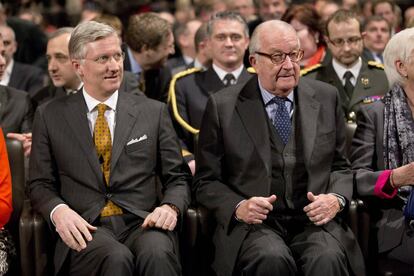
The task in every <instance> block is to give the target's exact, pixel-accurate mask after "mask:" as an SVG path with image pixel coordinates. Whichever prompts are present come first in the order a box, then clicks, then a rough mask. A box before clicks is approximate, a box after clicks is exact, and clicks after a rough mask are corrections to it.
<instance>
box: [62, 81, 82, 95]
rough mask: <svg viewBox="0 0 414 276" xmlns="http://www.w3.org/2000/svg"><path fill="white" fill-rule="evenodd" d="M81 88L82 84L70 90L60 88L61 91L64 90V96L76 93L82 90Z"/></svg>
mask: <svg viewBox="0 0 414 276" xmlns="http://www.w3.org/2000/svg"><path fill="white" fill-rule="evenodd" d="M82 86H83V82H80V83H79V85H78V87H77V88H76V89H70V88H65V87H62V88H63V90H65V92H66V94H67V95H69V94H75V93H77V92H78V91H79V90H80V89H81V88H82Z"/></svg>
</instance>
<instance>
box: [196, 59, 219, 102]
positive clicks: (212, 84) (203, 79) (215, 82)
mask: <svg viewBox="0 0 414 276" xmlns="http://www.w3.org/2000/svg"><path fill="white" fill-rule="evenodd" d="M195 81H196V83H197V84H198V86H199V87H200V89H201V90H202V91H203V92H204V93H205V94H206V95H211V94H212V93H214V92H216V91H218V90H220V89H222V88H224V84H223V82H222V81H221V80H220V78H219V77H218V75H217V74H216V72H215V71H214V69H213V67H212V66H210V68H208V70H207V71H205V72H201V73H200V74H195Z"/></svg>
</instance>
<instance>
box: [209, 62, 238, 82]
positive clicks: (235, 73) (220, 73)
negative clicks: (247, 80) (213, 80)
mask: <svg viewBox="0 0 414 276" xmlns="http://www.w3.org/2000/svg"><path fill="white" fill-rule="evenodd" d="M243 68H244V65H243V63H242V64H241V65H240V67H239V68H237V69H236V70H234V71H231V72H227V71H224V70H223V69H221V68H220V67H218V66H217V65H215V64H214V63H213V70H214V71H215V72H216V74H217V75H218V76H219V78H220V80H224V77H225V76H226V75H227V74H233V76H234V77H235V78H236V80H238V79H239V76H240V74H241V73H242V71H243Z"/></svg>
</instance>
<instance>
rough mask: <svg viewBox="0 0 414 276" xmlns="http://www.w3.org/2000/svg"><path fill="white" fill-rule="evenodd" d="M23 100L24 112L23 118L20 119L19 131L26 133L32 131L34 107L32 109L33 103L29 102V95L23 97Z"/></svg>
mask: <svg viewBox="0 0 414 276" xmlns="http://www.w3.org/2000/svg"><path fill="white" fill-rule="evenodd" d="M24 101H25V112H24V113H25V114H24V118H23V121H22V126H21V133H28V132H31V131H32V123H33V113H34V109H33V104H32V102H31V99H30V97H29V95H27V96H26V97H25V99H24Z"/></svg>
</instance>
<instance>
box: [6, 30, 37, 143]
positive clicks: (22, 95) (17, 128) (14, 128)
mask: <svg viewBox="0 0 414 276" xmlns="http://www.w3.org/2000/svg"><path fill="white" fill-rule="evenodd" d="M0 52H4V44H3V38H2V36H1V35H0ZM5 69H6V59H5V58H4V56H3V55H0V79H1V78H2V77H3V75H4V72H5ZM32 121H33V109H32V105H31V102H30V98H29V95H28V94H27V93H26V92H24V91H21V90H17V89H14V88H12V87H8V86H4V85H0V126H1V128H2V129H3V133H4V135H8V136H10V135H11V136H10V137H13V134H16V135H23V136H24V135H26V133H28V132H30V131H31V129H32ZM12 133H13V134H12ZM21 133H23V134H21Z"/></svg>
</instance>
